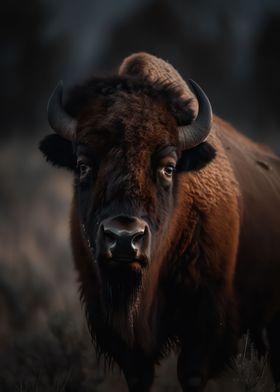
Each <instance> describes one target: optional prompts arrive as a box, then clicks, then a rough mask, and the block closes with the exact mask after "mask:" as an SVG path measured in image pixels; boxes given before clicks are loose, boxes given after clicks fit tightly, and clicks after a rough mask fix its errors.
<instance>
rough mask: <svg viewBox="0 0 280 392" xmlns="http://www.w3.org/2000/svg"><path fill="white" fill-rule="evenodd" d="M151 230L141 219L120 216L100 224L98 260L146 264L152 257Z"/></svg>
mask: <svg viewBox="0 0 280 392" xmlns="http://www.w3.org/2000/svg"><path fill="white" fill-rule="evenodd" d="M150 237H151V235H150V230H149V227H148V224H147V223H146V222H145V221H144V220H143V219H140V218H136V217H127V216H118V217H114V218H108V219H105V220H104V221H103V222H101V223H100V226H99V230H98V236H97V259H99V260H103V261H104V260H105V261H112V262H118V263H133V262H137V261H138V262H139V263H140V264H146V263H147V262H148V260H149V257H150Z"/></svg>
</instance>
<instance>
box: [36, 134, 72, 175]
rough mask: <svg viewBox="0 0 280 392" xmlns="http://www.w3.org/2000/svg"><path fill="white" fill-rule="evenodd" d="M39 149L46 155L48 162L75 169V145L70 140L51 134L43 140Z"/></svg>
mask: <svg viewBox="0 0 280 392" xmlns="http://www.w3.org/2000/svg"><path fill="white" fill-rule="evenodd" d="M39 149H40V150H41V152H42V153H43V155H44V156H45V158H46V160H47V162H51V163H52V164H53V165H54V166H58V167H64V168H66V169H70V170H74V169H75V167H76V159H75V156H74V153H73V146H72V143H71V142H70V141H69V140H66V139H64V138H62V137H61V136H59V135H57V134H51V135H48V136H46V137H45V138H44V139H43V140H41V142H40V144H39Z"/></svg>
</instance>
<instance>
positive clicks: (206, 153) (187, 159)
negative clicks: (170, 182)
mask: <svg viewBox="0 0 280 392" xmlns="http://www.w3.org/2000/svg"><path fill="white" fill-rule="evenodd" d="M215 156H216V150H215V148H214V147H212V146H211V144H209V143H207V142H204V143H201V144H199V145H198V146H196V147H194V148H192V149H190V150H185V151H183V153H182V156H181V158H180V159H179V161H178V163H177V167H176V172H179V173H180V172H185V171H196V170H200V169H202V168H203V167H204V166H206V165H207V164H208V163H209V162H211V161H212V160H213V159H214V158H215Z"/></svg>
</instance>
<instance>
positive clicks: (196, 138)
mask: <svg viewBox="0 0 280 392" xmlns="http://www.w3.org/2000/svg"><path fill="white" fill-rule="evenodd" d="M189 84H190V86H191V89H192V91H193V93H194V94H195V97H196V98H197V101H198V114H197V116H196V119H195V120H194V121H193V122H192V123H191V124H190V125H185V126H179V127H178V132H179V143H180V145H181V148H182V150H188V149H190V148H193V147H196V146H197V145H199V144H200V143H202V142H204V141H205V140H206V139H207V136H208V135H209V133H210V130H211V126H212V117H213V115H212V108H211V104H210V102H209V99H208V98H207V96H206V94H205V92H204V91H203V90H202V88H201V87H199V85H198V84H197V83H195V82H194V81H193V80H191V79H190V80H189Z"/></svg>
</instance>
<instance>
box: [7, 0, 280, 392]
mask: <svg viewBox="0 0 280 392" xmlns="http://www.w3.org/2000/svg"><path fill="white" fill-rule="evenodd" d="M0 10H1V14H0V18H1V24H0V29H1V35H0V44H1V57H0V69H1V72H0V78H1V89H0V104H1V132H0V176H1V182H0V390H1V391H16V390H19V391H29V390H30V391H33V390H40V391H44V390H46V391H47V390H50V391H56V390H59V391H64V390H67V391H68V390H69V391H72V390H73V391H77V390H85V391H87V390H94V391H95V390H96V391H107V390H108V391H110V390H117V388H118V387H119V388H120V390H123V388H124V387H123V384H122V380H121V376H120V375H119V374H118V373H115V374H114V375H113V376H111V378H110V377H109V378H106V380H104V376H103V371H102V369H100V367H97V364H96V362H95V360H94V355H93V349H92V348H91V344H90V339H89V336H88V332H87V329H86V327H85V324H84V321H83V315H82V311H81V308H80V304H79V301H78V294H77V291H78V287H77V283H76V275H75V271H74V269H73V266H72V260H71V252H70V244H69V232H68V219H69V218H68V212H69V205H70V201H71V181H72V180H71V175H70V174H69V173H67V172H65V171H63V170H57V169H54V168H52V167H50V166H49V165H47V164H46V163H45V162H44V160H43V158H42V157H41V156H40V154H39V152H38V148H37V145H38V142H39V140H40V138H42V137H43V136H44V135H45V134H47V133H48V132H50V130H49V128H48V124H47V117H46V104H47V100H48V97H49V95H50V93H51V92H52V90H53V88H54V86H55V85H56V83H57V81H58V80H59V79H63V80H64V82H65V86H66V87H69V86H72V85H73V84H75V83H77V82H80V81H82V80H83V79H85V78H87V77H89V76H91V75H93V74H95V75H102V74H107V73H109V72H116V71H117V67H118V65H119V64H120V63H121V61H122V59H123V58H124V57H125V56H127V55H129V54H131V53H133V52H137V51H148V52H150V53H152V54H155V55H157V56H159V57H162V58H164V59H166V60H168V61H169V62H170V63H172V64H173V65H174V66H175V67H176V68H177V69H178V70H179V72H180V73H181V74H182V76H183V77H185V78H190V77H191V78H192V79H195V80H196V81H198V82H199V84H200V85H201V86H202V87H203V88H204V89H205V91H206V92H207V94H208V96H209V98H210V100H211V103H212V106H213V109H214V112H215V113H216V114H218V115H220V116H221V117H223V118H224V119H226V120H228V121H230V122H231V123H232V124H233V125H234V126H236V127H237V128H239V129H240V130H241V131H243V132H244V133H245V134H247V135H249V136H250V137H252V138H254V139H255V140H257V141H260V142H262V143H266V144H268V145H270V146H271V147H272V148H273V149H274V151H276V152H278V153H280V132H279V131H280V110H279V108H278V105H279V97H278V94H279V91H280V72H279V70H280V2H279V0H246V1H244V0H235V1H230V0H212V1H210V0H208V1H205V0H204V1H202V0H185V1H183V0H118V1H114V0H79V1H74V0H61V1H59V2H58V1H54V0H27V1H24V2H22V1H17V0H10V1H9V2H8V1H2V2H1V5H0ZM164 366H165V368H164V369H165V370H164V374H165V379H164V381H162V377H160V376H159V377H158V378H157V382H156V387H155V388H157V389H155V390H164V391H175V390H177V389H176V388H177V386H176V385H177V384H176V383H175V382H174V377H175V376H174V375H175V369H174V361H173V362H172V361H171V362H170V361H169V362H167V363H166V364H165V365H164ZM36 388H37V389H36ZM215 390H216V389H215ZM227 390H229V389H227ZM238 390H239V389H238ZM266 390H268V389H266Z"/></svg>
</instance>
